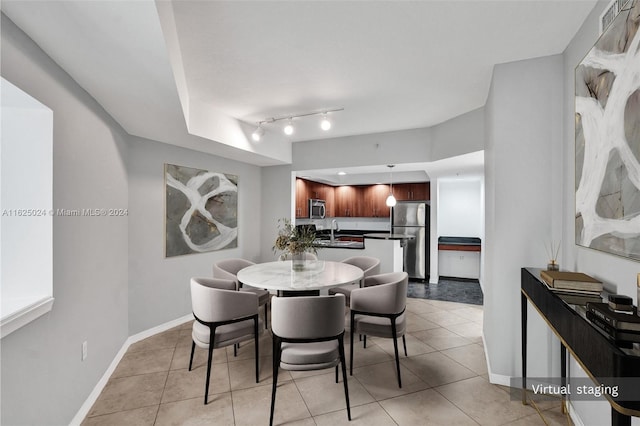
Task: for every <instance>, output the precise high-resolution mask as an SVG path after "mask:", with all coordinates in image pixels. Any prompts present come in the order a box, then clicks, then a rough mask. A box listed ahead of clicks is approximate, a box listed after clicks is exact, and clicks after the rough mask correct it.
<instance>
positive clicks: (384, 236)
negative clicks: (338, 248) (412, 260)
mask: <svg viewBox="0 0 640 426" xmlns="http://www.w3.org/2000/svg"><path fill="white" fill-rule="evenodd" d="M364 237H365V238H373V239H374V240H413V239H415V238H416V237H414V236H413V235H406V234H389V233H388V232H387V233H382V232H380V233H375V234H364Z"/></svg>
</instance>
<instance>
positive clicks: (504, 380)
mask: <svg viewBox="0 0 640 426" xmlns="http://www.w3.org/2000/svg"><path fill="white" fill-rule="evenodd" d="M482 346H483V347H484V353H485V354H488V353H489V352H488V351H487V342H486V340H485V339H484V333H482ZM485 358H486V360H487V372H488V374H489V383H493V384H494V385H502V386H511V376H505V375H502V374H495V373H494V372H493V371H492V370H491V361H490V359H489V357H488V356H485Z"/></svg>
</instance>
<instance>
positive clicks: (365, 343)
mask: <svg viewBox="0 0 640 426" xmlns="http://www.w3.org/2000/svg"><path fill="white" fill-rule="evenodd" d="M363 341H364V348H365V349H367V335H366V334H365V335H364V336H363Z"/></svg>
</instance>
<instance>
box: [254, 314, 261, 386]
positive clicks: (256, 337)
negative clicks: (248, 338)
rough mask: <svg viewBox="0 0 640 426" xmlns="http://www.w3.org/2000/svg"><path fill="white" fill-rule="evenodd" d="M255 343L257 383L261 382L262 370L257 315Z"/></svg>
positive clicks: (256, 318) (256, 317)
mask: <svg viewBox="0 0 640 426" xmlns="http://www.w3.org/2000/svg"><path fill="white" fill-rule="evenodd" d="M253 341H254V346H255V347H256V348H255V352H256V383H259V382H260V370H259V368H260V367H259V365H260V362H259V360H260V356H259V353H260V345H259V344H258V341H259V339H258V316H257V315H256V316H255V317H254V318H253Z"/></svg>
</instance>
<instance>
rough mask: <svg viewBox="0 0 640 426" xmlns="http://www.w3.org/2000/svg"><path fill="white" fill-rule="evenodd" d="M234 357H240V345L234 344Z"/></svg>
mask: <svg viewBox="0 0 640 426" xmlns="http://www.w3.org/2000/svg"><path fill="white" fill-rule="evenodd" d="M233 356H234V358H235V357H237V356H238V344H237V343H234V344H233Z"/></svg>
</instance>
